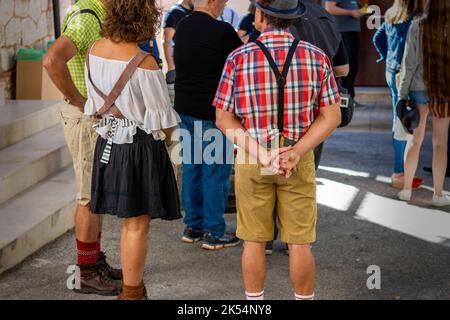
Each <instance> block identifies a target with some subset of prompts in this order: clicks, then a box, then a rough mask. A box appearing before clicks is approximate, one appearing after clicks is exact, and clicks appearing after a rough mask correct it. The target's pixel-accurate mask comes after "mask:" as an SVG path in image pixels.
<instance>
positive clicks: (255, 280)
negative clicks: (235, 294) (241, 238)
mask: <svg viewBox="0 0 450 320" xmlns="http://www.w3.org/2000/svg"><path fill="white" fill-rule="evenodd" d="M265 247H266V243H265V242H250V241H245V245H244V252H243V253H242V273H243V275H244V287H245V291H247V292H249V293H257V292H261V291H263V290H264V280H265V277H266V255H265V252H264V250H265Z"/></svg>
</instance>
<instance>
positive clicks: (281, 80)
mask: <svg viewBox="0 0 450 320" xmlns="http://www.w3.org/2000/svg"><path fill="white" fill-rule="evenodd" d="M299 42H300V41H299V40H295V41H294V43H292V46H291V48H290V49H289V53H288V55H287V57H286V62H285V63H284V67H283V72H282V73H281V72H280V69H279V68H278V66H277V64H276V63H275V60H274V59H273V57H272V55H271V54H270V52H269V50H268V49H267V47H266V46H265V45H264V44H263V43H262V42H261V41H259V40H255V43H256V44H257V45H258V47H260V48H261V50H262V51H263V52H264V55H265V56H266V58H267V61H268V62H269V64H270V67H271V68H272V71H273V73H274V74H275V76H276V78H277V86H278V110H277V111H278V117H277V118H278V130H279V132H280V134H281V135H283V131H284V90H285V87H286V78H287V75H288V72H289V67H290V66H291V63H292V58H293V57H294V54H295V52H296V50H297V46H298V44H299Z"/></svg>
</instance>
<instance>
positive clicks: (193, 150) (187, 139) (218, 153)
mask: <svg viewBox="0 0 450 320" xmlns="http://www.w3.org/2000/svg"><path fill="white" fill-rule="evenodd" d="M180 117H181V125H180V129H184V130H182V132H181V140H182V157H183V183H182V193H181V197H182V201H183V207H184V210H185V216H184V223H185V224H186V226H187V227H189V228H192V229H194V230H203V231H205V232H209V233H212V234H213V235H214V236H216V237H222V236H223V235H224V234H225V230H226V224H225V219H224V217H223V215H224V213H225V208H226V204H227V200H228V193H229V190H230V175H231V171H232V163H233V160H234V153H233V144H231V143H230V142H229V141H228V140H227V139H226V138H225V136H224V135H223V134H222V133H221V132H220V131H219V130H218V129H217V127H216V125H215V123H214V122H213V121H206V120H200V119H196V118H193V117H190V116H186V115H180ZM184 134H188V136H183V135H184ZM205 138H206V139H205ZM213 138H214V139H213ZM208 140H209V141H208ZM211 141H213V142H214V143H215V144H213V143H212V142H211ZM214 146H215V148H214Z"/></svg>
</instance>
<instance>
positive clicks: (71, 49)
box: [43, 36, 86, 112]
mask: <svg viewBox="0 0 450 320" xmlns="http://www.w3.org/2000/svg"><path fill="white" fill-rule="evenodd" d="M76 53H77V47H76V46H75V44H74V43H73V42H72V41H71V40H70V39H69V38H68V37H65V36H61V37H59V38H58V40H56V42H55V43H54V44H53V45H52V46H51V47H50V49H49V50H48V52H47V54H46V55H45V56H44V60H43V65H44V68H45V69H46V70H47V72H48V75H49V76H50V78H51V79H52V81H53V83H54V84H55V86H56V87H57V88H58V89H59V90H60V91H61V92H62V94H63V95H64V96H65V97H66V98H67V99H69V101H70V103H71V104H73V105H74V106H76V107H78V108H79V109H80V111H82V112H83V111H84V105H85V103H86V99H85V98H84V97H83V96H82V95H81V93H80V92H79V91H78V89H77V87H76V86H75V84H74V83H73V81H72V77H71V76H70V72H69V68H68V67H67V62H68V61H69V60H70V59H72V58H73V57H74V56H75V54H76Z"/></svg>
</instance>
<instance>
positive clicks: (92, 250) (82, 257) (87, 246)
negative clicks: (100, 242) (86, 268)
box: [77, 240, 97, 265]
mask: <svg viewBox="0 0 450 320" xmlns="http://www.w3.org/2000/svg"><path fill="white" fill-rule="evenodd" d="M77 257H78V264H79V265H80V264H94V263H97V241H96V242H82V241H79V240H77Z"/></svg>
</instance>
